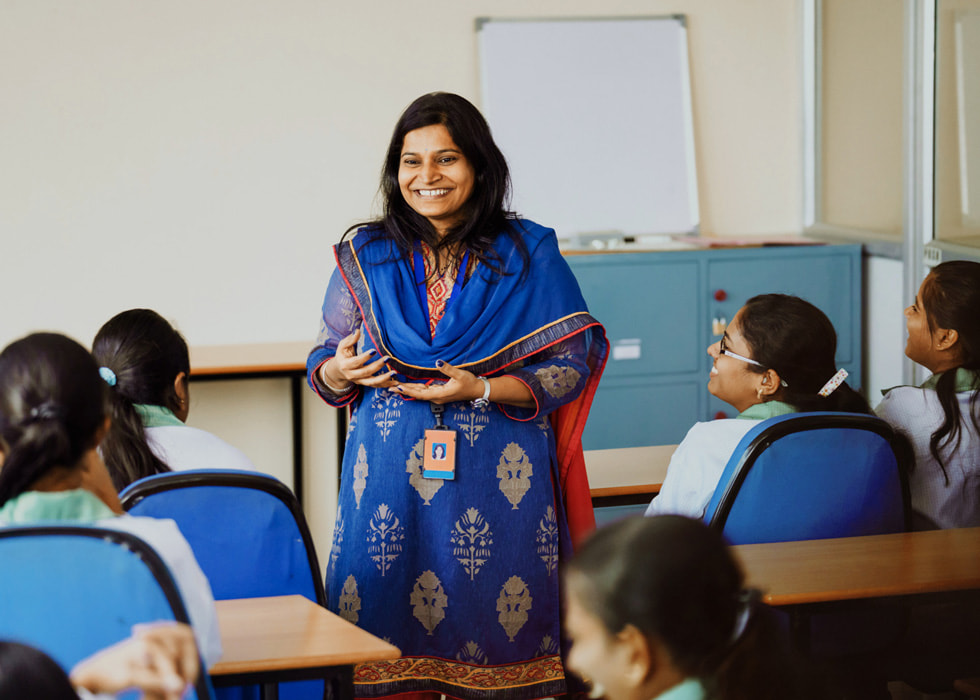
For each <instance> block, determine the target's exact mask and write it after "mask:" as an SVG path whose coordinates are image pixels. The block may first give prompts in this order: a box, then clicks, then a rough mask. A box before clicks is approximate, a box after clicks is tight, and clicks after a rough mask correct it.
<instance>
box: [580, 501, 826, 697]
mask: <svg viewBox="0 0 980 700" xmlns="http://www.w3.org/2000/svg"><path fill="white" fill-rule="evenodd" d="M565 582H566V586H567V592H568V604H567V606H566V612H565V625H566V626H565V629H566V631H567V633H568V636H569V638H570V641H571V644H572V646H571V650H570V651H569V655H568V666H569V667H570V668H571V669H572V670H573V671H575V672H576V673H578V674H580V675H581V676H582V677H583V678H585V679H587V680H588V681H590V682H591V684H592V686H593V694H592V697H599V696H600V695H601V696H603V697H605V698H607V700H653V699H657V700H668V698H669V699H670V700H734V699H736V698H752V699H753V700H768V699H770V698H771V699H772V700H776V699H779V700H784V699H785V698H794V700H805V699H806V698H816V697H820V696H821V689H820V686H819V684H816V683H812V682H809V681H810V679H807V680H806V681H805V680H804V675H803V674H802V672H801V671H802V667H801V666H800V662H799V660H798V659H797V658H796V657H795V656H794V655H793V653H792V645H791V644H790V643H789V640H788V639H786V638H785V636H784V634H783V633H782V631H781V629H780V627H779V626H778V624H777V623H776V621H775V620H774V618H773V616H772V612H771V611H770V610H769V609H768V608H766V607H765V606H764V605H761V604H760V603H759V602H758V594H757V593H756V592H755V591H751V590H746V589H745V588H743V577H742V572H741V571H740V570H739V567H738V564H737V563H736V562H735V560H734V558H733V556H732V554H731V552H730V550H729V549H728V547H727V546H726V545H725V543H724V541H723V540H722V538H721V535H720V534H718V533H716V532H714V531H712V530H710V529H709V528H708V527H707V526H706V525H704V524H703V523H701V522H699V521H697V520H691V519H689V518H684V517H681V516H676V515H661V516H657V517H654V518H638V517H634V518H625V519H623V520H619V521H617V522H615V523H613V524H611V525H609V526H607V527H604V528H601V529H599V530H597V531H596V532H595V533H594V534H593V535H592V537H591V538H590V539H589V540H588V541H586V543H585V544H584V545H583V546H582V548H581V549H580V550H579V551H578V552H577V553H576V554H575V557H574V558H573V559H572V560H571V561H570V562H569V565H568V567H567V569H566V570H565Z"/></svg>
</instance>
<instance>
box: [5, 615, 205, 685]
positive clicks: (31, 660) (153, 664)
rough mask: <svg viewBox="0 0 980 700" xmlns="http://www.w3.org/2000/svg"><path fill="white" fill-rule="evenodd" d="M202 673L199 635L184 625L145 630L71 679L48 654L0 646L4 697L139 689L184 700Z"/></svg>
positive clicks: (80, 666)
mask: <svg viewBox="0 0 980 700" xmlns="http://www.w3.org/2000/svg"><path fill="white" fill-rule="evenodd" d="M199 672H200V668H199V664H198V656H197V647H196V646H195V645H194V634H193V632H192V631H191V628H190V627H188V626H187V625H184V624H180V623H155V624H152V625H140V626H139V629H137V630H135V631H134V632H133V635H132V636H131V637H127V638H126V639H124V640H123V641H121V642H118V643H116V644H113V645H112V646H111V647H108V648H106V649H103V650H102V651H100V652H98V653H97V654H94V655H93V656H90V657H88V658H87V659H83V660H82V661H79V662H78V663H77V664H75V667H74V668H73V669H72V670H71V675H70V676H69V675H68V674H66V673H65V671H64V670H62V668H61V666H59V665H58V664H57V662H55V661H54V659H52V658H51V657H50V656H48V655H47V654H45V653H44V652H43V651H40V650H38V649H35V648H34V647H30V646H27V645H26V644H20V643H18V642H11V641H0V698H34V699H35V700H79V698H91V697H93V694H95V695H99V696H100V697H106V696H110V695H111V696H113V697H115V695H116V694H117V693H121V692H123V691H125V690H132V689H137V690H140V691H142V692H143V693H144V694H145V697H152V698H159V699H160V700H179V699H180V698H181V697H183V695H184V691H185V690H186V689H187V686H188V685H191V684H193V683H194V682H195V681H196V680H197V677H198V674H199Z"/></svg>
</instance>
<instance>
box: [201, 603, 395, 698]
mask: <svg viewBox="0 0 980 700" xmlns="http://www.w3.org/2000/svg"><path fill="white" fill-rule="evenodd" d="M215 607H216V608H217V612H218V627H219V629H220V631H221V645H222V648H223V650H224V651H223V654H222V657H221V661H219V662H218V663H216V664H215V665H214V666H212V667H211V670H210V675H211V682H212V683H213V684H214V686H215V687H223V686H229V685H243V684H255V683H259V684H262V697H263V698H265V699H266V700H275V698H277V697H278V692H279V690H278V683H280V682H283V681H293V680H309V679H313V678H318V679H319V678H323V679H325V680H327V682H328V684H331V687H332V690H333V692H334V694H332V695H331V696H330V697H339V698H344V699H348V700H349V699H351V698H353V695H354V675H353V672H354V668H353V666H354V664H358V663H364V662H367V661H383V660H390V659H397V658H399V657H400V656H401V652H400V651H399V650H398V648H397V647H395V646H392V645H391V644H389V643H388V642H385V641H383V640H381V639H378V638H377V637H375V636H374V635H372V634H370V633H368V632H365V631H364V630H362V629H360V628H358V627H355V626H354V625H352V624H350V623H349V622H347V621H346V620H344V619H342V618H340V617H338V616H337V615H335V614H333V613H332V612H330V611H328V610H327V609H326V608H322V607H320V606H319V605H317V604H316V603H314V602H312V601H310V600H308V599H307V598H304V597H303V596H300V595H289V596H273V597H269V598H241V599H236V600H218V601H215Z"/></svg>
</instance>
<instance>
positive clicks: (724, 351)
mask: <svg viewBox="0 0 980 700" xmlns="http://www.w3.org/2000/svg"><path fill="white" fill-rule="evenodd" d="M718 352H720V353H721V354H722V355H728V357H734V358H735V359H736V360H741V361H742V362H748V363H749V364H750V365H755V366H756V367H761V368H762V369H769V368H768V367H766V366H765V365H764V364H762V363H761V362H756V361H755V360H752V359H749V358H748V357H745V356H744V355H739V354H738V353H737V352H732V351H731V350H729V349H728V348H726V347H725V336H721V340H719V341H718ZM779 385H780V386H784V387H788V386H789V384H787V383H786V380H785V379H780V380H779Z"/></svg>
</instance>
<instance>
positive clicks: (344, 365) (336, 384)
mask: <svg viewBox="0 0 980 700" xmlns="http://www.w3.org/2000/svg"><path fill="white" fill-rule="evenodd" d="M360 338H361V329H360V328H358V329H357V330H355V331H354V332H353V333H351V334H350V335H349V336H347V337H346V338H344V339H343V340H341V341H340V342H339V343H337V352H336V354H335V355H334V356H333V357H331V358H330V359H329V360H327V361H326V362H324V363H323V364H322V365H320V369H319V373H320V381H321V382H323V383H324V384H326V385H327V388H328V389H331V390H332V391H334V393H343V392H345V391H346V390H347V389H348V388H350V385H351V384H360V385H362V386H373V387H384V388H390V387H393V386H396V385H397V382H395V381H394V380H393V379H392V376H393V375H394V374H395V372H394V370H391V371H384V370H385V362H387V361H388V357H387V356H382V357H379V358H377V359H374V356H375V355H376V354H377V352H376V351H375V350H374V348H372V349H370V350H368V351H367V352H362V353H360V354H358V353H357V342H358V341H359V340H360ZM379 372H382V374H378V373H379Z"/></svg>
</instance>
